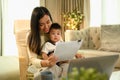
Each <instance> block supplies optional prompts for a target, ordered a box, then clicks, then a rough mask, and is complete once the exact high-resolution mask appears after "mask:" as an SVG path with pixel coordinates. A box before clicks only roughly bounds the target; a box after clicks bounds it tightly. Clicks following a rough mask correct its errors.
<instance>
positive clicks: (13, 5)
mask: <svg viewBox="0 0 120 80" xmlns="http://www.w3.org/2000/svg"><path fill="white" fill-rule="evenodd" d="M3 1H4V0H3ZM4 4H5V3H4ZM39 4H40V2H39V0H8V3H7V5H6V6H7V7H4V8H5V10H7V11H6V12H7V14H5V15H4V16H6V17H4V18H6V19H4V24H5V25H4V26H3V44H2V45H3V53H2V54H3V56H6V55H18V51H17V47H16V41H15V36H14V20H17V19H30V17H31V13H32V10H33V8H34V7H36V6H39Z"/></svg>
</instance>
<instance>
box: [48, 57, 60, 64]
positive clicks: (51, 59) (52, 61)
mask: <svg viewBox="0 0 120 80" xmlns="http://www.w3.org/2000/svg"><path fill="white" fill-rule="evenodd" d="M57 60H58V58H57V57H56V56H55V55H51V56H50V57H49V58H48V61H49V66H53V65H55V64H56V62H57Z"/></svg>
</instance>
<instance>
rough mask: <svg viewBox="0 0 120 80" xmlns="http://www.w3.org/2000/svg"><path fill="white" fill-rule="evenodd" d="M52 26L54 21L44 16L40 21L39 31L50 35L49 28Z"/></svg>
mask: <svg viewBox="0 0 120 80" xmlns="http://www.w3.org/2000/svg"><path fill="white" fill-rule="evenodd" d="M51 24H52V21H51V19H50V17H49V16H48V15H44V16H43V17H42V18H41V19H40V20H39V29H40V31H41V32H44V33H48V32H49V28H50V26H51Z"/></svg>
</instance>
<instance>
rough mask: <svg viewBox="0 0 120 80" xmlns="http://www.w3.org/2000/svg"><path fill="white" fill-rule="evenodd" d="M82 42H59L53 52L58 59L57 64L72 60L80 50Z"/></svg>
mask: <svg viewBox="0 0 120 80" xmlns="http://www.w3.org/2000/svg"><path fill="white" fill-rule="evenodd" d="M82 42H83V40H76V41H69V42H59V43H58V44H57V45H56V48H55V51H54V54H55V55H56V56H57V57H58V62H59V61H64V60H71V59H73V57H74V56H75V54H76V53H77V51H78V50H79V49H80V47H81V45H82Z"/></svg>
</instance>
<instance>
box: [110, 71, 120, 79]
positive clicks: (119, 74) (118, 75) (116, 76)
mask: <svg viewBox="0 0 120 80" xmlns="http://www.w3.org/2000/svg"><path fill="white" fill-rule="evenodd" d="M110 80H120V70H119V71H114V72H113V73H112V75H111V77H110Z"/></svg>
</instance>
